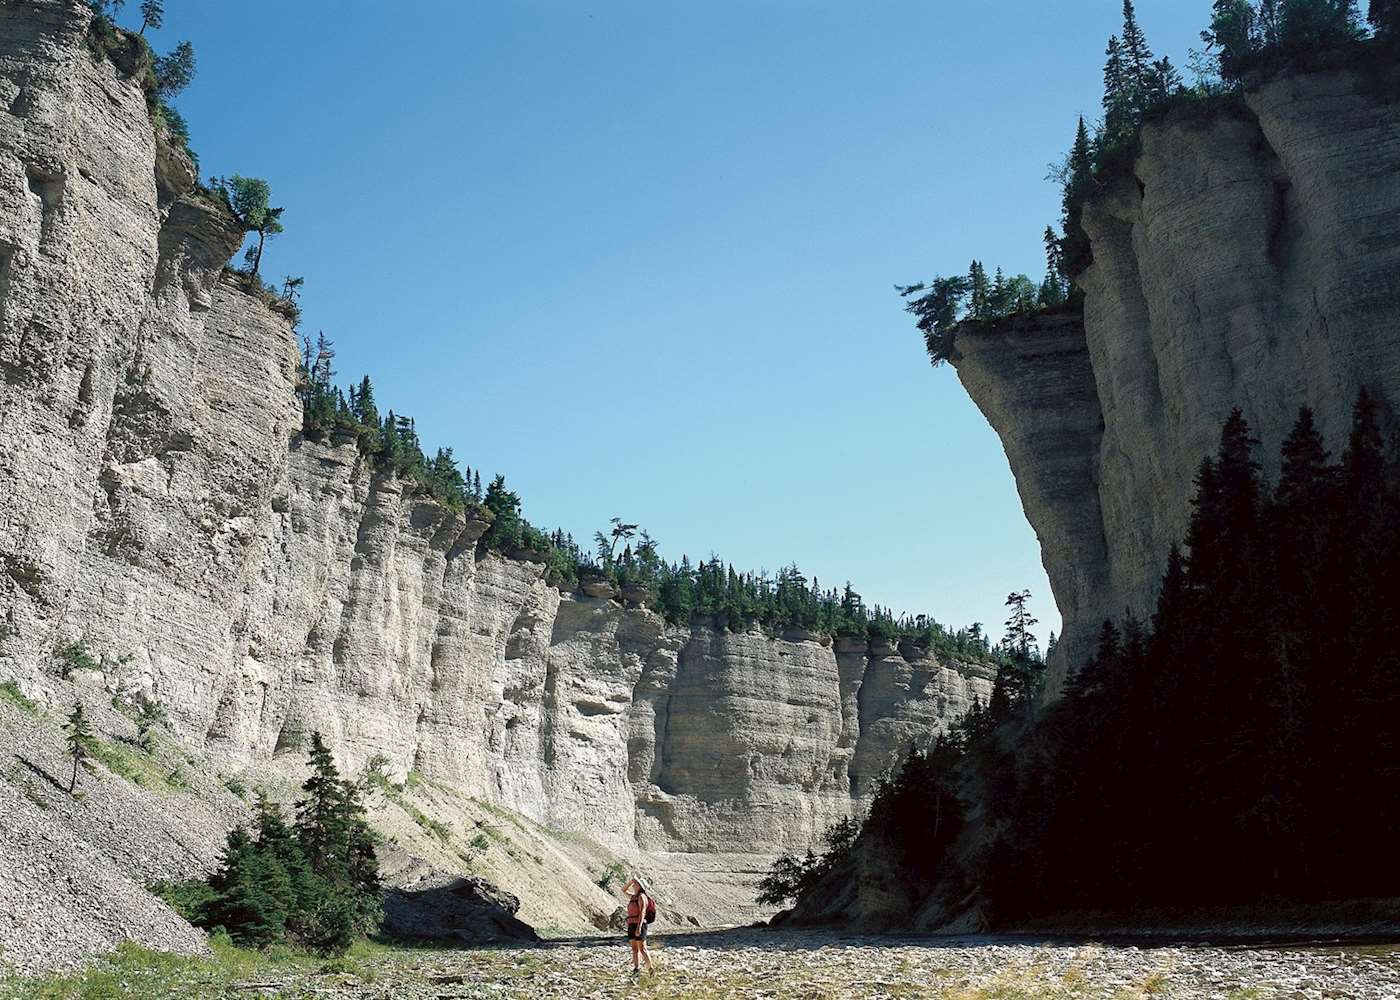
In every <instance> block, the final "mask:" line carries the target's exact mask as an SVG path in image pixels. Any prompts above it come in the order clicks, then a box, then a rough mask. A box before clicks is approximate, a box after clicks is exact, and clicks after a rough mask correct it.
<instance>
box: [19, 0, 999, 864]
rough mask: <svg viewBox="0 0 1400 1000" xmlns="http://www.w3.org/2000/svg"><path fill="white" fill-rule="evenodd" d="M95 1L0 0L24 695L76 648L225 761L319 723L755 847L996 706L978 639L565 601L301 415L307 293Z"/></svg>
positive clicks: (475, 518)
mask: <svg viewBox="0 0 1400 1000" xmlns="http://www.w3.org/2000/svg"><path fill="white" fill-rule="evenodd" d="M90 21H91V11H90V9H89V8H88V7H87V5H85V4H82V3H79V2H76V0H73V2H69V0H42V2H37V3H27V4H19V5H16V4H7V5H5V6H3V7H0V98H3V99H0V372H2V373H3V379H0V492H3V494H4V495H5V497H6V502H5V504H4V505H3V509H0V621H3V633H0V635H2V638H0V675H3V676H4V677H5V678H7V679H13V680H15V681H17V683H18V684H19V685H20V687H21V688H22V689H23V690H24V691H25V692H26V693H27V694H28V696H29V697H32V698H34V699H36V700H38V701H40V702H52V701H53V700H54V699H55V698H57V697H58V696H59V693H60V691H61V690H62V683H63V682H61V681H60V679H59V674H60V673H62V672H63V670H65V669H68V668H71V666H72V664H71V663H69V664H67V666H65V664H64V663H63V662H60V660H61V658H60V657H58V656H57V655H56V654H57V653H58V651H60V650H62V649H67V648H71V647H72V646H73V645H74V644H75V643H78V644H81V646H82V648H83V649H84V651H85V655H86V656H87V657H88V660H89V661H90V662H88V663H85V664H83V665H81V666H80V668H79V672H83V671H87V672H88V673H92V674H95V675H100V678H101V680H102V682H103V683H105V684H107V685H108V686H109V687H110V688H113V689H115V690H118V691H121V692H126V693H134V694H135V695H136V696H139V697H141V698H148V699H151V700H155V701H158V702H159V703H160V704H162V705H164V706H165V707H166V710H167V712H168V716H169V720H170V721H169V725H170V728H171V730H172V731H173V732H174V733H175V734H177V735H178V737H179V738H180V739H181V740H182V741H184V742H185V743H186V744H187V745H188V746H190V747H192V748H195V749H198V750H199V751H201V752H202V753H204V754H206V755H207V756H209V757H211V758H213V759H215V760H218V761H221V762H224V763H226V764H227V766H228V767H230V768H234V769H237V768H243V767H262V766H274V765H277V764H278V762H279V761H281V760H283V759H284V758H287V759H296V758H297V757H299V754H300V750H301V748H302V747H303V746H304V745H305V742H306V740H307V739H308V738H309V736H310V734H311V733H312V732H313V731H315V730H320V731H321V732H323V733H324V735H325V738H326V741H327V743H328V744H329V745H331V746H333V747H334V748H335V750H336V752H337V754H338V755H339V758H340V759H339V763H340V764H341V766H342V767H345V768H347V769H351V770H355V769H358V768H360V767H362V766H363V765H364V764H365V763H366V762H367V761H368V760H370V759H371V758H372V757H374V756H376V755H384V756H387V757H388V758H389V760H390V762H391V767H392V769H393V770H394V771H395V772H397V773H398V774H400V775H402V774H403V773H405V772H407V771H410V770H412V771H418V772H421V773H424V774H428V775H431V776H434V777H436V778H438V779H440V780H443V781H448V782H451V783H452V784H453V785H454V786H456V787H460V788H462V789H463V790H465V791H466V792H468V793H469V794H472V795H476V796H478V797H481V798H484V799H487V800H489V801H492V802H497V803H500V804H502V805H505V806H508V807H510V808H512V809H515V810H518V811H519V812H521V813H524V814H525V815H528V816H530V817H533V818H535V819H537V820H539V821H541V822H543V823H548V824H550V825H552V826H556V827H559V828H564V829H574V830H581V831H585V832H588V833H591V834H593V835H595V836H598V837H600V838H606V839H608V840H610V841H612V842H614V843H617V844H621V845H624V846H629V845H636V846H640V847H644V848H651V849H665V850H671V851H710V852H715V851H740V852H742V851H752V852H757V853H762V852H768V851H772V850H776V849H780V848H782V847H785V846H793V847H799V846H802V845H805V844H806V843H808V842H810V841H811V840H812V839H813V838H815V837H817V836H819V835H820V833H821V831H822V830H824V829H825V828H826V827H827V826H829V825H830V824H831V823H833V822H835V821H836V820H837V819H839V818H841V817H843V816H846V815H849V814H850V813H851V812H852V811H853V810H856V809H858V808H860V807H861V805H862V803H863V802H864V801H865V800H866V799H867V798H868V795H869V793H870V789H871V786H872V784H873V782H874V780H875V778H876V777H877V776H878V775H879V774H880V773H882V772H883V771H884V770H885V769H886V767H887V766H888V765H889V764H890V762H891V760H892V759H893V758H894V757H895V755H896V754H897V752H898V750H899V749H900V748H901V747H902V746H904V745H905V744H906V743H907V742H908V741H909V740H910V739H913V738H924V737H927V736H928V735H930V734H932V733H933V732H936V731H939V730H941V729H942V728H943V727H945V726H946V725H947V724H948V723H949V722H950V721H951V720H952V719H954V718H956V717H957V716H958V715H960V714H961V713H962V712H964V711H965V710H966V709H967V708H968V707H969V706H970V705H971V704H973V702H974V701H976V700H978V699H982V700H985V699H986V698H987V697H988V696H989V693H990V685H991V677H992V673H993V667H992V666H991V664H990V663H988V662H987V656H986V655H985V652H986V651H985V648H983V649H982V650H981V653H980V654H979V653H977V652H976V651H974V650H970V651H969V655H967V656H956V655H950V653H949V651H948V650H947V649H946V648H939V647H938V646H936V645H935V644H933V643H929V642H920V641H919V637H918V636H915V635H908V634H905V635H901V634H900V633H899V632H898V631H897V630H896V631H893V632H890V633H887V634H886V633H880V632H875V633H868V634H858V635H844V636H836V637H834V638H833V637H832V636H830V635H827V634H823V633H821V632H817V631H809V630H804V629H801V628H800V627H797V626H796V624H794V627H793V628H784V627H782V625H781V624H777V627H770V628H769V629H768V630H767V631H765V630H764V629H763V628H761V627H759V624H760V623H757V622H733V623H730V627H727V628H726V627H721V626H719V625H717V624H710V623H707V622H702V621H699V620H697V621H695V622H693V623H692V622H685V623H682V622H679V621H677V622H672V621H668V620H667V618H666V617H665V616H663V615H662V614H658V613H656V612H655V611H653V610H651V609H649V608H648V607H646V604H647V601H646V600H645V599H644V600H641V601H632V602H630V603H629V604H628V605H627V606H624V603H623V602H622V601H620V600H614V599H611V596H610V594H611V592H610V591H609V592H605V593H604V594H603V596H589V595H588V594H587V593H586V592H568V593H564V592H561V591H560V589H558V588H557V587H555V586H552V585H551V584H550V583H549V581H548V580H547V579H546V574H547V569H546V566H545V564H544V563H542V562H540V561H538V560H537V559H534V558H529V557H523V556H525V554H524V553H521V552H513V553H500V554H496V553H493V552H491V551H490V549H489V547H484V546H483V545H482V544H481V542H482V540H483V538H484V536H485V535H486V533H487V532H489V531H490V530H492V528H493V525H495V524H496V523H497V522H496V521H495V520H494V519H493V518H492V517H491V516H489V515H488V514H486V513H483V512H481V511H479V510H477V509H476V508H475V507H468V506H463V507H462V508H461V509H455V508H454V506H453V505H450V504H444V503H443V502H441V501H440V500H439V499H436V498H434V497H433V496H431V495H430V494H429V493H427V492H425V491H424V490H423V489H421V488H420V486H419V484H417V483H415V482H412V481H410V480H409V479H408V478H407V477H402V476H400V475H399V474H398V472H397V471H396V470H395V469H394V468H393V466H392V464H388V465H386V464H385V463H383V462H380V461H377V460H375V457H374V456H373V455H370V454H367V453H366V450H365V449H363V448H361V447H360V444H359V442H358V441H357V440H355V438H354V437H353V436H348V437H347V436H337V435H335V434H322V435H307V434H303V433H302V428H303V423H304V419H305V414H304V400H303V399H301V398H299V397H298V387H299V385H302V386H304V383H302V382H300V381H299V369H300V368H302V367H303V366H302V365H301V363H300V358H299V350H298V344H297V343H296V340H295V337H294V335H293V331H292V320H293V318H294V317H293V316H292V315H291V313H290V311H289V310H288V309H286V308H285V307H283V306H282V305H280V304H279V303H278V302H276V301H273V300H272V299H271V298H270V297H269V295H267V294H266V293H265V292H264V291H263V290H262V289H261V288H258V287H252V286H250V284H249V282H248V281H247V280H246V279H245V278H244V277H243V276H240V275H238V274H232V273H230V272H228V271H227V270H226V268H225V266H226V264H227V262H228V261H229V259H230V257H231V256H232V255H233V254H234V253H235V252H236V251H237V249H238V248H239V246H240V244H241V243H242V241H243V239H244V237H245V233H246V227H245V225H244V224H243V223H242V222H240V220H239V219H238V218H236V217H235V215H234V214H233V213H231V211H230V210H229V206H228V203H227V202H226V201H225V200H224V199H222V198H220V197H218V196H217V192H213V193H211V190H210V189H209V188H206V187H205V186H203V185H201V184H199V183H198V180H197V176H196V173H195V170H194V166H193V164H192V163H191V162H190V160H189V159H188V157H187V156H186V155H185V154H184V153H183V151H182V150H181V148H180V143H179V142H172V140H171V137H170V135H169V134H168V132H167V131H166V130H165V129H163V128H161V127H160V126H159V122H158V121H154V120H153V118H152V115H151V112H150V108H149V106H148V102H147V99H146V93H145V91H144V90H143V89H142V88H141V86H140V85H139V82H138V81H135V80H133V79H131V78H130V77H129V76H127V75H126V74H124V73H123V71H122V70H121V68H120V67H118V66H116V65H115V64H114V63H113V62H112V61H111V60H108V59H95V58H94V57H93V54H92V51H91V49H90V48H89V45H88V41H87V38H88V35H87V32H88V28H89V24H90ZM512 555H514V556H516V558H512V557H511V556H512ZM726 583H727V580H726Z"/></svg>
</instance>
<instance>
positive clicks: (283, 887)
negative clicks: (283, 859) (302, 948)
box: [204, 826, 293, 948]
mask: <svg viewBox="0 0 1400 1000" xmlns="http://www.w3.org/2000/svg"><path fill="white" fill-rule="evenodd" d="M209 885H210V888H212V889H213V890H214V898H213V899H212V900H211V901H210V902H209V903H208V904H207V906H206V908H205V915H204V921H205V925H206V926H209V927H223V928H224V930H226V931H227V932H228V934H229V936H230V937H232V938H233V939H234V940H235V941H236V942H238V943H239V944H241V945H245V946H247V947H252V948H265V947H267V946H268V945H272V944H276V943H278V942H280V941H282V940H283V939H284V938H285V937H286V933H287V917H288V912H289V910H290V908H291V904H292V898H293V896H292V884H291V880H290V879H289V878H288V877H287V872H286V871H285V869H283V867H282V865H281V864H280V863H279V861H278V860H277V858H276V857H275V856H274V855H273V854H272V853H271V852H269V851H264V850H262V849H261V847H260V845H259V844H257V843H255V842H254V841H253V839H252V837H251V836H249V834H248V831H247V830H245V829H244V828H243V827H241V826H239V827H235V828H234V829H233V830H231V831H230V832H229V835H228V842H227V845H226V846H225V848H224V854H223V858H222V860H221V861H220V863H219V868H218V870H217V871H216V872H215V873H214V876H213V878H211V879H210V881H209Z"/></svg>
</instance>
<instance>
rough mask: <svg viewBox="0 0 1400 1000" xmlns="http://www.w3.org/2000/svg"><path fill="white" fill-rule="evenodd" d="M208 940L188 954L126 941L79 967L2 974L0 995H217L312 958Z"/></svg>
mask: <svg viewBox="0 0 1400 1000" xmlns="http://www.w3.org/2000/svg"><path fill="white" fill-rule="evenodd" d="M209 944H210V947H211V948H212V949H213V952H214V954H213V957H212V958H191V957H188V956H185V955H170V954H166V953H164V952H157V951H151V950H149V949H147V948H142V947H140V946H139V945H135V944H132V943H131V942H130V941H124V942H122V943H121V944H119V945H118V946H117V950H116V951H115V952H114V953H113V954H112V955H111V956H109V957H108V958H105V959H103V960H102V961H100V962H98V963H96V964H94V965H92V966H90V967H88V968H86V969H83V970H81V971H79V972H72V973H60V974H56V975H48V976H24V977H14V978H0V1000H147V998H152V997H181V998H187V1000H216V998H222V997H227V996H234V995H237V994H236V993H235V992H234V990H233V986H234V984H235V983H237V982H240V981H246V980H249V979H255V978H257V977H259V976H263V975H267V974H268V973H269V972H273V971H281V970H285V969H287V968H288V967H289V966H297V965H305V966H310V965H311V962H312V960H311V959H309V958H304V957H299V956H298V957H292V956H287V955H275V954H272V953H260V952H255V951H247V950H245V949H242V948H238V947H235V946H234V945H233V944H232V943H231V942H230V941H229V940H228V938H226V937H222V936H221V935H216V936H214V937H212V938H210V941H209Z"/></svg>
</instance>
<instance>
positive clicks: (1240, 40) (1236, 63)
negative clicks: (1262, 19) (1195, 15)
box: [1201, 0, 1256, 80]
mask: <svg viewBox="0 0 1400 1000" xmlns="http://www.w3.org/2000/svg"><path fill="white" fill-rule="evenodd" d="M1255 39H1256V26H1255V12H1254V7H1253V6H1252V5H1251V4H1250V2H1249V0H1215V4H1214V6H1213V8H1212V13H1211V19H1210V28H1209V29H1208V30H1206V31H1203V32H1201V41H1203V42H1205V43H1206V45H1207V46H1208V47H1209V48H1210V49H1212V50H1213V51H1214V52H1215V54H1216V59H1217V61H1218V62H1219V65H1220V75H1221V76H1222V77H1223V78H1224V79H1226V80H1234V79H1237V78H1238V77H1239V74H1240V72H1241V70H1242V68H1243V67H1244V66H1245V65H1246V64H1247V62H1248V60H1249V58H1250V56H1251V55H1253V53H1254V49H1255Z"/></svg>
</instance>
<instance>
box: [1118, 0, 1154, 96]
mask: <svg viewBox="0 0 1400 1000" xmlns="http://www.w3.org/2000/svg"><path fill="white" fill-rule="evenodd" d="M1121 46H1122V58H1123V76H1124V82H1125V84H1126V86H1127V90H1128V102H1129V104H1130V106H1132V107H1133V108H1135V109H1136V110H1137V111H1138V112H1141V111H1142V109H1143V107H1144V105H1145V103H1146V100H1147V94H1148V91H1149V89H1150V84H1151V81H1152V72H1153V60H1152V50H1151V49H1150V48H1148V45H1147V36H1146V35H1144V34H1143V31H1142V28H1141V27H1139V25H1138V20H1137V11H1136V10H1135V9H1134V7H1133V0H1123V38H1122V42H1121Z"/></svg>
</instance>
